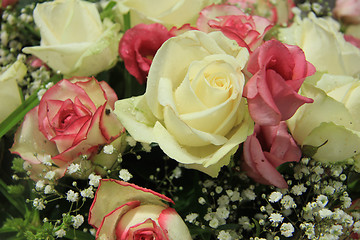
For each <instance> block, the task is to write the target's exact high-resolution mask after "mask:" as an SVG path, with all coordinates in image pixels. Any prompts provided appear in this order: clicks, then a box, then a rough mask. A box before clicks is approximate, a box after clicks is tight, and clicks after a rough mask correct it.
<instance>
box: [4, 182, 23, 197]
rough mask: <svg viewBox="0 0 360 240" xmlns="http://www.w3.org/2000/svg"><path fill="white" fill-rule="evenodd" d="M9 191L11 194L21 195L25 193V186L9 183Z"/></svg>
mask: <svg viewBox="0 0 360 240" xmlns="http://www.w3.org/2000/svg"><path fill="white" fill-rule="evenodd" d="M7 188H8V193H9V194H11V195H21V194H23V193H24V186H23V185H20V184H18V185H9V186H7Z"/></svg>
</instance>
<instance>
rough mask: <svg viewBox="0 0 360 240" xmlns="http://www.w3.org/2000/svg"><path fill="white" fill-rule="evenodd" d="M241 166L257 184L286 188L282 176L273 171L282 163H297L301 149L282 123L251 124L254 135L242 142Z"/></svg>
mask: <svg viewBox="0 0 360 240" xmlns="http://www.w3.org/2000/svg"><path fill="white" fill-rule="evenodd" d="M243 151H244V161H243V164H242V169H243V170H245V171H246V174H247V175H248V176H249V177H251V178H253V179H254V180H255V181H257V182H259V183H261V184H268V185H274V186H276V187H279V188H287V187H288V185H287V183H286V181H285V180H284V178H283V176H282V175H281V174H280V173H279V172H278V171H277V170H276V168H277V167H278V166H280V165H281V164H283V163H285V162H297V161H299V160H300V158H301V150H300V148H299V147H298V146H297V145H296V142H295V140H294V139H293V138H292V136H291V135H290V134H289V133H288V131H287V125H286V123H285V122H280V124H279V125H277V126H260V125H257V124H255V130H254V134H253V135H251V136H249V137H248V138H247V139H246V141H245V143H244V148H243Z"/></svg>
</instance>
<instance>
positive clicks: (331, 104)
mask: <svg viewBox="0 0 360 240" xmlns="http://www.w3.org/2000/svg"><path fill="white" fill-rule="evenodd" d="M300 93H301V94H302V95H304V96H306V97H310V98H312V99H314V103H312V104H305V105H303V106H301V107H300V108H299V109H298V111H297V112H296V113H295V115H294V116H293V117H292V118H291V119H290V120H288V122H287V123H288V126H289V129H290V131H291V133H292V136H293V137H294V139H295V140H296V142H297V143H298V144H300V145H302V146H304V145H309V146H313V147H319V146H320V147H319V148H318V150H317V152H316V154H315V155H314V156H313V158H314V159H316V160H318V161H322V162H331V163H335V162H339V161H343V160H346V159H349V158H352V157H354V156H356V155H358V154H359V153H360V119H359V116H360V79H356V78H353V77H349V76H338V75H330V74H320V73H317V74H315V75H314V76H312V77H310V78H309V79H307V80H306V81H305V82H304V84H303V85H302V87H301V89H300ZM305 154H306V152H305Z"/></svg>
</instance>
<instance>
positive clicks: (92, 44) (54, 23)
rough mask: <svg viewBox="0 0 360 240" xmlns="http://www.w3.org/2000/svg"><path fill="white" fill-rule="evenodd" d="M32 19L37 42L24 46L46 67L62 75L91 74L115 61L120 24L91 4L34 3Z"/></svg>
mask: <svg viewBox="0 0 360 240" xmlns="http://www.w3.org/2000/svg"><path fill="white" fill-rule="evenodd" d="M34 20H35V23H36V25H37V26H38V27H39V29H40V34H41V44H40V46H35V47H26V48H24V49H23V52H24V53H28V54H33V55H35V56H36V57H38V58H40V59H41V60H42V61H43V62H45V63H46V64H47V65H48V66H49V67H51V68H52V69H54V70H56V71H60V72H61V73H62V74H65V75H66V76H69V77H70V76H91V75H95V74H97V73H99V72H101V71H104V70H107V69H109V68H110V67H112V66H113V65H114V64H115V63H116V60H117V56H118V52H117V49H118V44H119V39H120V37H119V30H120V25H118V24H113V23H112V22H111V21H110V20H108V19H105V20H104V22H102V21H101V19H100V14H99V12H98V10H97V8H96V5H95V4H94V3H89V2H85V1H81V0H57V1H53V2H45V3H41V4H38V5H37V6H36V8H35V10H34Z"/></svg>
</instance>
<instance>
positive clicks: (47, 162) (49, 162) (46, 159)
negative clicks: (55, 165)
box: [42, 155, 52, 166]
mask: <svg viewBox="0 0 360 240" xmlns="http://www.w3.org/2000/svg"><path fill="white" fill-rule="evenodd" d="M42 164H44V165H46V166H51V165H52V160H51V156H50V155H44V158H43V159H42Z"/></svg>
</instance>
